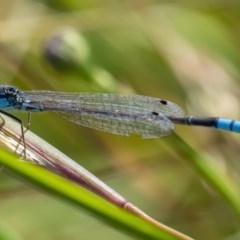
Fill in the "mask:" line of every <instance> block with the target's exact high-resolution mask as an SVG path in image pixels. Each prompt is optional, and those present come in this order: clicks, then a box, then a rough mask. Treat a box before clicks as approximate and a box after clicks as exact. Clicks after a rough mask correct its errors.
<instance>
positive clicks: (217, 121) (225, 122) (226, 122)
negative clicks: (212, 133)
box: [169, 116, 240, 133]
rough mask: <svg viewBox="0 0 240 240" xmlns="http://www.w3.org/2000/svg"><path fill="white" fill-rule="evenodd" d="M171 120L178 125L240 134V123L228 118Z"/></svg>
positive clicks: (192, 117) (183, 118) (189, 117)
mask: <svg viewBox="0 0 240 240" xmlns="http://www.w3.org/2000/svg"><path fill="white" fill-rule="evenodd" d="M169 119H170V120H171V121H172V122H174V123H177V124H183V125H190V126H202V127H214V128H218V129H222V130H226V131H231V132H237V133H240V121H236V120H233V119H227V118H218V117H195V116H185V117H179V118H178V117H174V118H173V117H169Z"/></svg>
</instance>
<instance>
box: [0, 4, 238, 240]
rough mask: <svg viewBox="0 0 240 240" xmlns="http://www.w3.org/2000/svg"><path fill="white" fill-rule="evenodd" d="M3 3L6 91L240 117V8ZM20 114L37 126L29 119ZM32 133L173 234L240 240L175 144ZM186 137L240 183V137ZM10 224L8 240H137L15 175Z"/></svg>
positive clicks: (63, 125)
mask: <svg viewBox="0 0 240 240" xmlns="http://www.w3.org/2000/svg"><path fill="white" fill-rule="evenodd" d="M0 4H1V5H0V6H1V9H0V84H9V85H14V86H16V87H18V88H19V89H24V90H40V89H41V90H43V89H48V90H57V91H72V92H118V93H123V94H133V93H137V94H142V95H149V96H154V97H159V98H163V99H168V100H170V101H172V102H175V103H177V104H178V105H180V106H182V107H183V109H184V110H185V111H186V112H187V113H189V114H191V115H205V116H222V117H228V118H233V119H238V118H240V110H239V109H240V108H239V99H240V91H239V89H240V71H239V69H240V68H239V67H240V54H239V53H240V27H239V20H240V17H239V16H240V2H238V1H228V2H227V1H209V0H205V1H201V2H198V1H183V0H182V1H168V2H167V1H154V0H152V1H144V0H142V1H130V0H128V1H127V0H125V1H107V0H101V1H95V0H91V1H77V0H70V1H64V0H62V1H54V0H49V1H47V0H45V1H43V0H42V1H31V0H9V1H3V0H1V1H0ZM14 115H15V113H14ZM16 116H18V117H20V118H21V119H23V121H25V122H26V114H25V113H18V112H16ZM31 130H32V131H33V132H34V133H36V134H38V135H39V136H40V137H42V138H43V139H45V140H47V141H48V142H49V143H51V144H52V145H54V146H55V147H57V148H58V149H60V150H61V151H63V152H64V153H65V154H67V155H68V156H70V157H72V158H73V159H74V160H75V161H77V162H79V164H81V165H82V166H84V167H85V168H86V169H88V170H89V171H91V172H92V173H94V174H95V175H96V176H98V177H99V178H100V179H102V180H103V181H104V182H105V183H107V184H108V185H110V186H111V187H112V188H113V189H115V190H116V191H117V192H119V193H120V194H121V195H123V196H124V197H125V198H126V199H128V200H129V201H130V202H133V203H134V204H136V205H137V206H138V207H140V208H141V209H142V210H144V211H145V212H147V213H148V214H149V215H150V216H152V217H154V218H156V219H157V220H159V221H161V222H163V223H164V224H166V225H168V226H170V227H172V228H175V229H177V230H179V231H181V232H183V233H186V234H188V235H190V236H192V237H194V238H197V239H228V240H230V239H231V240H232V239H239V236H240V224H239V222H240V218H239V216H238V215H237V213H236V212H235V211H234V209H233V208H232V207H231V204H229V203H228V202H227V201H226V200H224V198H223V197H222V196H221V195H220V194H219V193H218V192H216V191H215V189H214V188H212V187H211V186H210V185H209V184H208V182H207V181H206V179H204V178H203V177H202V176H201V174H200V173H199V171H198V170H197V169H195V168H194V166H193V165H192V164H191V159H187V158H185V157H183V156H182V155H181V154H180V153H179V152H178V150H177V149H178V146H175V145H174V141H171V139H172V138H173V136H169V137H167V138H163V139H159V140H143V139H141V138H140V137H139V136H131V137H129V138H125V137H121V136H114V135H110V134H107V133H102V132H97V131H94V130H91V129H86V128H83V127H81V126H77V125H75V124H72V123H69V122H67V121H65V120H64V119H61V118H59V117H58V116H55V115H54V114H51V113H41V114H38V113H36V114H32V120H31ZM176 133H177V134H178V135H179V136H181V137H182V138H183V139H184V141H186V142H187V143H188V144H189V145H190V146H192V147H194V149H195V150H196V151H198V152H199V153H200V154H201V155H203V156H205V155H206V156H208V158H209V159H210V160H211V161H212V164H213V165H214V167H215V170H216V171H219V172H221V173H222V175H223V176H224V177H226V179H230V180H231V181H232V182H235V184H236V185H237V186H238V185H239V183H240V157H239V156H240V154H239V153H240V148H239V139H240V137H239V135H238V134H236V133H229V132H223V131H218V130H215V129H208V128H198V127H185V126H176ZM239 191H240V190H239ZM0 225H1V228H2V232H6V236H8V237H9V239H35V240H43V239H44V240H46V239H51V240H53V239H58V240H60V239H72V240H74V239H96V238H97V239H115V240H117V239H126V240H127V239H131V238H130V237H128V236H126V235H124V234H123V233H121V232H118V231H116V230H114V229H111V228H110V227H108V226H106V225H105V224H104V223H101V222H99V221H98V220H96V219H94V217H92V216H90V215H89V214H87V213H86V212H84V211H83V212H80V211H77V210H76V208H74V207H73V206H70V205H68V204H67V203H64V202H62V201H59V200H57V199H56V198H53V197H51V196H47V195H46V194H44V193H41V192H39V191H38V190H35V189H34V188H33V187H32V186H30V185H28V184H25V183H23V182H21V181H19V180H18V179H16V178H14V177H13V176H11V175H9V174H8V173H7V171H1V174H0ZM4 239H5V238H4Z"/></svg>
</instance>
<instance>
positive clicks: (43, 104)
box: [23, 91, 183, 138]
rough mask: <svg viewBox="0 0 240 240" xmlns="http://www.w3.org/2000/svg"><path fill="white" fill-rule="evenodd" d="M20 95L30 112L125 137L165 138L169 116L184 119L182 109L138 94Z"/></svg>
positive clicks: (56, 93)
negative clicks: (49, 114)
mask: <svg viewBox="0 0 240 240" xmlns="http://www.w3.org/2000/svg"><path fill="white" fill-rule="evenodd" d="M23 96H24V104H25V108H28V109H30V110H36V111H38V110H40V111H55V112H58V113H59V114H60V115H61V116H62V117H64V118H66V119H67V120H69V121H72V122H75V123H77V124H80V125H83V126H86V127H90V128H94V129H97V130H101V131H105V132H109V133H113V134H118V135H125V136H128V135H129V134H131V133H137V134H140V135H142V137H143V138H157V137H162V136H165V135H168V134H170V133H171V131H172V129H173V123H172V122H171V121H170V120H169V119H168V117H181V116H183V111H182V109H181V108H180V107H179V106H178V105H176V104H174V103H172V102H169V101H165V100H161V99H158V98H153V97H147V96H140V95H131V96H126V95H120V94H104V93H96V94H94V93H81V94H77V93H59V92H50V91H31V92H23Z"/></svg>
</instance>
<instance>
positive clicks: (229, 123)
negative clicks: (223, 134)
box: [216, 118, 240, 133]
mask: <svg viewBox="0 0 240 240" xmlns="http://www.w3.org/2000/svg"><path fill="white" fill-rule="evenodd" d="M216 128H219V129H223V130H226V131H232V132H238V133H239V132H240V121H236V120H232V119H227V118H218V120H217V121H216Z"/></svg>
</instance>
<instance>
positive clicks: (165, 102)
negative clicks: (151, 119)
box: [159, 100, 167, 105]
mask: <svg viewBox="0 0 240 240" xmlns="http://www.w3.org/2000/svg"><path fill="white" fill-rule="evenodd" d="M159 102H160V103H161V104H163V105H167V101H166V100H159Z"/></svg>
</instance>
